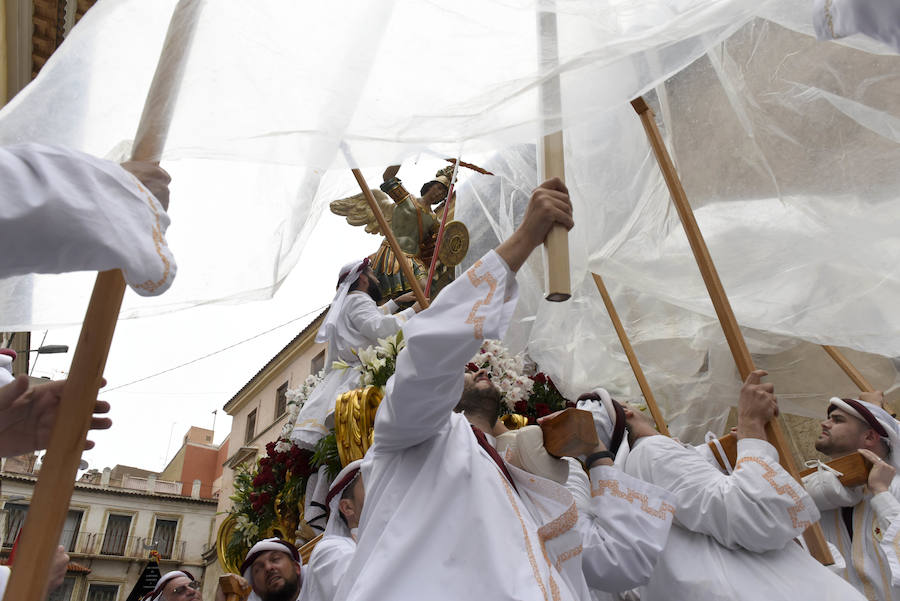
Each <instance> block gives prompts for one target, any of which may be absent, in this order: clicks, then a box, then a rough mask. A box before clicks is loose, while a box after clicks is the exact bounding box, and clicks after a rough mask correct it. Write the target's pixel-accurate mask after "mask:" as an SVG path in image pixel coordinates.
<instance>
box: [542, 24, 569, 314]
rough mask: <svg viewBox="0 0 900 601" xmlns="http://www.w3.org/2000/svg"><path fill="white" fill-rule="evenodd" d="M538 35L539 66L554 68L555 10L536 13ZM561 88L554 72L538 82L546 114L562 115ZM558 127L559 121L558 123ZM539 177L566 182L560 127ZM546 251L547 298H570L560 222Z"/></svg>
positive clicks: (547, 139)
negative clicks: (556, 178) (541, 81)
mask: <svg viewBox="0 0 900 601" xmlns="http://www.w3.org/2000/svg"><path fill="white" fill-rule="evenodd" d="M538 38H539V42H540V50H541V65H542V67H544V68H555V67H556V66H558V64H559V45H558V42H557V26H556V13H554V12H540V13H538ZM561 93H562V90H561V87H560V83H559V75H553V76H552V77H550V78H548V79H547V81H545V82H544V83H543V84H542V85H541V106H542V109H543V112H544V113H545V114H547V113H549V114H551V115H558V116H560V117H561V115H562V96H561ZM560 127H561V124H560ZM542 146H543V149H542V158H543V162H542V165H543V173H542V177H541V179H542V180H547V179H550V178H553V177H558V178H559V179H561V180H562V181H563V182H565V181H566V165H565V159H564V158H563V157H564V155H563V149H564V147H563V134H562V130H561V129H560V131H556V132H553V133H552V134H549V135H546V136H544V139H543V144H542ZM544 247H545V248H546V252H547V297H546V298H547V300H548V301H552V302H562V301H565V300H568V299H570V298H571V297H572V282H571V278H570V274H569V232H568V231H566V228H564V227H563V226H561V225H554V226H553V227H552V228H551V229H550V232H549V233H548V234H547V238H546V239H545V240H544Z"/></svg>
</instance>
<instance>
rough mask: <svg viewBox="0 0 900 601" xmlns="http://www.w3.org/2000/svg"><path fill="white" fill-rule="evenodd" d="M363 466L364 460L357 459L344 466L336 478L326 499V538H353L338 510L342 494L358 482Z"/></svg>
mask: <svg viewBox="0 0 900 601" xmlns="http://www.w3.org/2000/svg"><path fill="white" fill-rule="evenodd" d="M361 465H362V459H357V460H356V461H351V462H350V463H348V464H347V465H346V466H344V469H342V470H341V471H340V473H339V474H338V475H337V476H335V478H334V483H333V484H332V485H331V488H329V489H328V497H326V499H327V503H328V523H327V524H326V525H325V536H329V535H334V536H346V537H347V538H352V536H351V535H350V528H349V527H348V526H347V524H346V523H344V520H342V519H341V512H340V510H339V509H338V505H339V504H340V502H341V494H342V493H343V492H344V489H345V488H347V487H348V486H350V485H351V484H352V483H353V482H355V481H356V478H357V477H359V466H361Z"/></svg>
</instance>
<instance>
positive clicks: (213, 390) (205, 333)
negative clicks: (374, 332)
mask: <svg viewBox="0 0 900 601" xmlns="http://www.w3.org/2000/svg"><path fill="white" fill-rule="evenodd" d="M423 163H426V164H423V165H417V166H413V165H405V166H404V168H403V170H402V171H401V173H400V176H401V177H402V178H403V180H404V182H405V183H407V189H409V190H411V191H418V188H419V187H420V186H421V184H422V183H423V181H424V180H423V181H420V179H421V178H423V177H426V176H428V175H430V174H433V172H434V171H435V170H436V168H439V167H440V166H441V163H440V161H433V160H431V161H427V162H423ZM376 181H378V182H380V179H379V180H376ZM376 181H370V185H372V186H373V187H374V185H375V183H376ZM173 202H175V199H173ZM380 242H381V238H380V237H376V236H373V235H371V234H366V233H365V232H364V231H363V228H361V227H352V226H350V225H348V224H347V223H346V222H345V221H344V219H343V217H338V216H336V215H333V214H331V213H330V212H328V211H327V210H326V211H325V212H323V215H322V218H321V219H320V220H319V223H318V225H317V226H316V229H315V231H314V232H313V234H312V236H311V237H310V240H309V243H308V246H307V248H306V250H305V251H304V253H303V256H302V257H301V259H300V261H299V262H298V264H297V265H296V266H295V267H294V269H293V271H292V272H291V273H290V275H289V276H288V278H287V279H286V280H285V283H284V284H283V285H282V286H281V288H280V289H279V291H278V292H277V293H276V295H275V296H274V297H273V298H272V299H270V300H267V301H259V302H252V303H245V304H242V305H236V306H226V305H217V306H204V307H197V308H193V309H188V310H184V311H179V312H176V313H172V314H167V315H162V316H157V317H145V318H140V319H131V320H125V321H120V322H119V324H118V326H117V327H116V333H115V337H114V339H113V344H112V348H111V350H110V354H109V359H108V361H107V365H106V372H105V374H104V375H105V377H106V379H107V381H108V384H107V389H110V392H103V391H102V390H101V393H100V398H102V399H104V400H107V401H109V402H110V403H111V404H112V411H111V417H112V419H113V427H112V429H111V430H108V431H106V432H95V433H92V434H91V435H90V438H91V440H94V441H95V442H96V443H97V446H96V447H95V448H94V449H93V450H91V451H87V452H86V453H85V454H84V459H85V460H86V461H87V462H88V464H89V467H90V468H97V469H103V468H104V467H107V466H109V467H112V466H114V465H116V464H123V465H131V466H134V467H140V468H144V469H149V470H155V471H159V470H162V469H163V468H164V467H165V465H166V463H167V461H168V460H170V459H171V458H172V456H173V455H174V453H175V452H176V451H177V450H178V448H179V446H180V444H181V440H182V438H183V437H184V434H185V433H186V432H187V430H188V428H190V427H191V426H192V425H193V426H200V427H205V428H212V427H213V417H214V416H213V413H212V412H213V411H214V410H216V409H218V410H219V411H218V414H217V415H216V416H215V418H216V419H215V442H216V443H217V444H218V443H220V442H221V441H222V440H224V438H225V437H226V436H227V435H228V433H229V432H230V430H231V418H230V417H229V416H228V415H227V414H226V413H225V412H224V411H222V406H223V405H224V404H225V403H226V402H228V400H230V399H231V398H232V396H234V394H235V393H236V392H237V391H238V390H240V388H241V387H242V386H243V385H244V384H246V383H247V381H248V380H249V379H250V378H251V377H253V375H254V374H255V373H256V372H257V371H259V369H260V368H261V367H262V366H263V365H265V364H266V363H267V362H268V361H269V359H271V358H272V357H273V356H274V355H275V353H277V352H278V351H279V350H281V349H282V348H283V347H284V346H285V345H286V344H287V343H288V342H290V340H291V339H292V338H294V336H296V335H297V333H298V332H300V331H301V330H302V329H303V328H304V327H305V326H306V325H308V323H309V322H310V321H311V320H312V319H313V318H315V317H316V315H318V313H319V311H320V310H321V309H322V308H323V307H324V306H325V305H327V304H328V303H329V302H331V298H332V296H333V294H334V284H333V282H335V281H336V278H337V273H338V271H339V269H340V268H341V266H342V265H344V264H345V263H347V262H349V261H352V260H355V259H358V258H361V257H363V256H366V255H368V254H371V253H372V252H374V251H375V250H376V249H377V247H378V245H379V244H380ZM176 260H177V256H176ZM287 322H291V323H287ZM286 323H287V325H284V326H283V327H278V326H281V325H282V324H286ZM273 328H274V329H273ZM268 330H272V331H271V332H269V333H267V334H262V335H260V336H258V337H257V338H254V339H252V340H249V341H247V342H241V341H244V340H247V339H248V338H251V337H254V336H257V335H259V334H261V333H262V332H266V331H268ZM79 331H80V328H66V329H58V330H50V331H49V332H48V333H47V338H46V340H45V341H43V344H68V345H69V347H70V351H69V353H67V354H65V355H42V356H40V358H39V359H38V360H37V364H36V365H35V369H34V371H33V373H32V375H34V376H49V377H51V378H53V379H57V378H62V377H65V374H66V372H67V370H68V369H69V365H70V363H71V360H72V356H73V354H74V351H75V346H76V343H77V340H78V334H79ZM43 335H44V332H43V331H36V332H33V333H32V348H37V346H38V345H40V344H41V342H42V337H43ZM237 343H240V344H237ZM232 345H236V346H234V347H233V348H230V349H228V350H225V351H223V352H221V353H218V354H216V355H214V356H212V357H209V358H205V359H201V360H199V361H197V362H195V363H192V364H190V365H186V366H184V367H179V368H178V369H175V370H173V371H171V372H168V373H166V374H163V375H160V376H156V377H153V378H150V379H147V380H144V381H141V382H137V383H134V384H130V383H131V382H134V381H135V380H139V379H141V378H145V377H147V376H150V375H152V374H155V373H157V372H161V371H164V370H167V369H170V368H172V367H175V366H178V365H181V364H183V363H186V362H189V361H192V360H194V359H197V358H199V357H203V356H204V355H207V354H209V353H213V352H216V351H219V350H220V349H224V348H226V347H229V346H232ZM32 360H34V357H32ZM119 387H121V388H119ZM112 389H114V390H112Z"/></svg>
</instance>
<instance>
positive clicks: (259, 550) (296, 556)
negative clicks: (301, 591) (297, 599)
mask: <svg viewBox="0 0 900 601" xmlns="http://www.w3.org/2000/svg"><path fill="white" fill-rule="evenodd" d="M266 551H281V552H282V553H287V554H288V555H290V556H291V558H292V559H293V560H294V561H295V562H296V563H297V565H299V566H300V581H301V582H302V581H303V559H302V558H301V557H300V552H299V551H297V547H295V546H294V545H292V544H291V543H289V542H287V541H286V540H281V539H280V538H264V539H263V540H261V541H259V542H258V543H256V544H255V545H253V546H252V547H251V548H250V550H249V551H247V557H245V558H244V563H242V564H241V576H243V577H244V580H246V581H247V582H249V583H250V586H251V588H252V586H253V579H252V578H251V577H250V570H251V568H253V562H254V561H256V559H257V558H258V557H259V556H260V555H262V554H263V553H265V552H266ZM247 601H262V599H261V598H260V596H259V595H257V594H256V591H252V592H251V593H250V596H249V597H247Z"/></svg>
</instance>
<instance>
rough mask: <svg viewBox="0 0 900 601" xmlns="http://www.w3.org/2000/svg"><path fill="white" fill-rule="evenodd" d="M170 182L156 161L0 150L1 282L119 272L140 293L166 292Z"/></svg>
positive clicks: (43, 149) (32, 148) (170, 266)
mask: <svg viewBox="0 0 900 601" xmlns="http://www.w3.org/2000/svg"><path fill="white" fill-rule="evenodd" d="M168 184H169V175H168V174H167V173H166V172H165V171H164V170H162V169H160V168H159V167H158V166H157V165H153V164H151V163H141V162H131V163H123V164H122V165H118V164H116V163H113V162H111V161H105V160H103V159H98V158H96V157H92V156H90V155H87V154H84V153H81V152H76V151H73V150H67V149H65V148H61V147H55V146H41V145H37V144H23V145H18V146H7V147H3V148H0V277H3V278H6V277H9V276H15V275H24V274H28V273H63V272H69V271H103V270H107V269H113V268H120V269H121V270H122V273H123V275H124V277H125V281H126V282H127V283H128V285H129V286H131V288H132V289H133V290H134V291H135V292H137V293H138V294H141V295H145V296H153V295H158V294H162V293H163V292H164V291H165V290H167V289H168V288H169V286H170V285H171V284H172V281H173V280H174V278H175V260H174V258H173V256H172V252H171V251H170V250H169V247H168V246H167V244H166V240H165V236H164V234H165V231H166V228H167V227H168V225H169V217H168V215H167V214H166V207H167V206H168V201H169V189H168ZM113 226H114V227H113Z"/></svg>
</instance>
